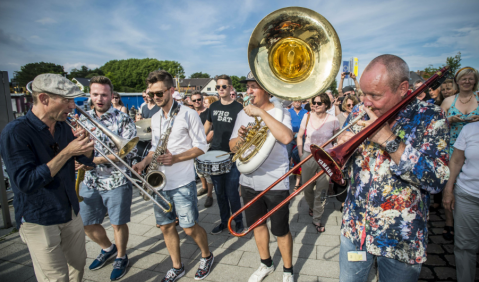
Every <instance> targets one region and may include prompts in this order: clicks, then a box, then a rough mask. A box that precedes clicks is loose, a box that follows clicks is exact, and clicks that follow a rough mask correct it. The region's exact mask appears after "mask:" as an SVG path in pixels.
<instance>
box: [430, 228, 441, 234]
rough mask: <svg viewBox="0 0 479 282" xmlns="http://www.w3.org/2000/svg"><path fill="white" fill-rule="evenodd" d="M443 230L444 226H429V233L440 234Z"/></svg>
mask: <svg viewBox="0 0 479 282" xmlns="http://www.w3.org/2000/svg"><path fill="white" fill-rule="evenodd" d="M443 230H444V228H439V227H438V228H429V232H431V233H429V235H442V231H443Z"/></svg>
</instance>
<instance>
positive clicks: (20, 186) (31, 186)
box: [0, 73, 94, 282]
mask: <svg viewBox="0 0 479 282" xmlns="http://www.w3.org/2000/svg"><path fill="white" fill-rule="evenodd" d="M32 89H33V93H32V98H33V107H32V109H31V110H30V111H28V112H27V114H26V115H25V116H23V117H20V118H17V119H16V120H14V121H12V122H10V123H9V124H7V126H6V127H5V128H4V129H3V132H2V135H1V136H0V153H1V155H2V158H3V161H4V162H5V166H6V168H7V172H8V175H10V181H11V184H12V190H13V193H14V194H15V198H14V199H13V206H14V208H15V220H16V222H17V229H19V233H20V236H21V238H22V241H23V242H25V243H26V244H27V246H28V251H29V252H30V256H31V258H32V261H33V266H34V270H35V276H36V278H37V280H38V281H75V282H80V281H82V277H83V270H84V268H85V262H86V251H85V233H84V232H83V224H82V222H81V217H80V216H79V214H78V212H79V209H80V207H79V205H78V198H77V196H76V192H75V161H74V159H75V158H76V160H77V161H79V162H81V163H83V164H87V165H91V166H93V163H92V160H93V154H92V153H93V146H94V142H93V141H90V139H89V138H88V135H87V134H85V130H83V129H77V131H76V132H75V133H72V130H71V129H70V127H69V126H68V125H67V124H66V123H65V120H66V119H67V116H68V114H69V113H70V112H71V111H72V110H73V109H75V102H74V101H73V99H74V98H75V97H80V96H83V93H82V92H81V91H80V89H79V88H78V86H76V85H75V84H74V83H73V82H71V81H70V80H68V79H66V78H65V77H63V76H61V75H58V74H52V73H46V74H41V75H39V76H37V77H35V79H34V80H33V83H32ZM75 137H76V139H75ZM2 181H3V180H2ZM18 254H20V253H17V255H18Z"/></svg>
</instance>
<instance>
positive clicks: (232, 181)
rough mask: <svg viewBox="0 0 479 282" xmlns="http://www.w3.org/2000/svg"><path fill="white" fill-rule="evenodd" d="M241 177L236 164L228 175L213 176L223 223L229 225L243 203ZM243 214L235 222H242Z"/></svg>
mask: <svg viewBox="0 0 479 282" xmlns="http://www.w3.org/2000/svg"><path fill="white" fill-rule="evenodd" d="M239 177H240V172H239V171H238V168H236V163H233V165H232V166H231V170H230V172H228V173H225V174H221V175H211V180H213V185H214V187H215V193H216V199H217V200H218V207H219V208H220V218H221V223H223V224H224V225H227V224H228V220H229V218H230V215H231V214H233V213H235V212H236V211H238V210H239V209H240V208H241V201H240V196H239V191H238V188H239ZM230 208H231V213H230ZM242 220H243V214H239V215H238V216H237V217H236V218H235V219H234V221H235V222H242Z"/></svg>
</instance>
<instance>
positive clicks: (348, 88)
mask: <svg viewBox="0 0 479 282" xmlns="http://www.w3.org/2000/svg"><path fill="white" fill-rule="evenodd" d="M342 90H343V93H344V92H349V91H354V88H353V87H351V86H346V87H343V89H342Z"/></svg>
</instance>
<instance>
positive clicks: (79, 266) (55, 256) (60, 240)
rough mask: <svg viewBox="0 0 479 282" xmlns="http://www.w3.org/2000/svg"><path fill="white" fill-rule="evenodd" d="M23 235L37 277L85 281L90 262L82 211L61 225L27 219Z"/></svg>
mask: <svg viewBox="0 0 479 282" xmlns="http://www.w3.org/2000/svg"><path fill="white" fill-rule="evenodd" d="M20 236H21V238H22V240H23V242H25V243H26V244H27V246H28V250H29V251H30V256H31V257H32V261H33V267H34V269H35V276H36V277H37V280H38V281H39V282H43V281H49V282H51V281H78V282H80V281H82V278H83V271H84V268H85V264H86V250H85V232H84V231H83V222H82V220H81V217H80V214H78V216H76V215H75V213H74V212H73V211H72V220H71V221H69V222H67V223H63V224H57V225H48V226H45V225H39V224H34V223H28V222H24V223H22V225H21V226H20Z"/></svg>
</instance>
